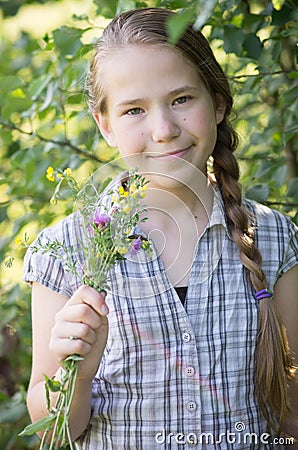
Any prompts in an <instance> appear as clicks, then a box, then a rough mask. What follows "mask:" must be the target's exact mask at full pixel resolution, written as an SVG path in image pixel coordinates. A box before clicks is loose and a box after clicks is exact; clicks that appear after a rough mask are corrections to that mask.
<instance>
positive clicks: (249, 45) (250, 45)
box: [243, 34, 262, 59]
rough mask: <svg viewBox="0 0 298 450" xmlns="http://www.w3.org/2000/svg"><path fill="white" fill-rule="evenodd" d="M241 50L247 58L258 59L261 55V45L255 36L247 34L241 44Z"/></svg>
mask: <svg viewBox="0 0 298 450" xmlns="http://www.w3.org/2000/svg"><path fill="white" fill-rule="evenodd" d="M243 50H245V52H246V55H247V56H248V57H249V58H254V59H258V58H259V56H260V55H261V53H262V43H261V41H260V39H259V37H258V36H256V35H255V34H248V35H246V36H245V39H244V42H243Z"/></svg>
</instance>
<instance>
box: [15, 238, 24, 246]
mask: <svg viewBox="0 0 298 450" xmlns="http://www.w3.org/2000/svg"><path fill="white" fill-rule="evenodd" d="M15 243H16V244H17V246H18V247H22V246H23V241H22V239H21V238H20V237H17V238H16V239H15Z"/></svg>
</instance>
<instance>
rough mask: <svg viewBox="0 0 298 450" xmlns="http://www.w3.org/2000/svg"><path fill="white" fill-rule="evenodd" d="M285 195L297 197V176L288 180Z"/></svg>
mask: <svg viewBox="0 0 298 450" xmlns="http://www.w3.org/2000/svg"><path fill="white" fill-rule="evenodd" d="M287 195H288V196H289V197H297V196H298V177H296V178H292V179H291V180H290V181H289V188H288V192H287Z"/></svg>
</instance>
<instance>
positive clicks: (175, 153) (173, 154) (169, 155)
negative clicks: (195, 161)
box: [152, 146, 191, 160]
mask: <svg viewBox="0 0 298 450" xmlns="http://www.w3.org/2000/svg"><path fill="white" fill-rule="evenodd" d="M190 148H191V146H189V147H187V148H184V149H183V150H175V151H173V152H169V153H164V154H162V155H160V154H157V155H156V156H154V155H152V156H153V158H156V159H159V160H172V159H176V158H183V156H184V155H186V153H187V152H188V151H189V150H190Z"/></svg>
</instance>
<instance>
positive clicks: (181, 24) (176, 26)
mask: <svg viewBox="0 0 298 450" xmlns="http://www.w3.org/2000/svg"><path fill="white" fill-rule="evenodd" d="M193 16H194V14H193V11H192V9H190V8H189V9H186V10H185V11H183V12H182V13H180V14H177V15H175V16H171V17H169V19H168V20H167V32H168V36H169V42H171V43H172V44H175V42H177V41H178V40H179V38H180V37H181V36H182V34H183V32H184V30H185V29H186V27H187V25H189V23H190V22H191V19H192V18H193Z"/></svg>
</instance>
